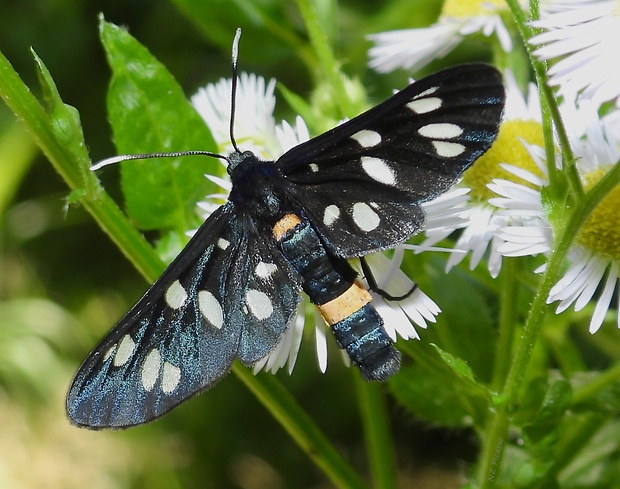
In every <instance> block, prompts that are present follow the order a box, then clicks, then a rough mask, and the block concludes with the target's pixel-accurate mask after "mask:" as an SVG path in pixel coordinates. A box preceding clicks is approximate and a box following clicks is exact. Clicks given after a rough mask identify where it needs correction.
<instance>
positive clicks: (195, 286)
mask: <svg viewBox="0 0 620 489" xmlns="http://www.w3.org/2000/svg"><path fill="white" fill-rule="evenodd" d="M251 224H252V223H251V219H250V218H249V217H246V216H240V215H238V214H237V213H236V212H235V210H234V207H233V206H232V205H231V204H230V203H228V204H226V205H224V206H223V207H221V208H219V209H218V210H217V211H215V212H214V213H213V214H212V215H211V216H210V217H209V219H207V220H206V221H205V223H204V224H203V225H202V226H201V228H200V229H199V230H198V231H197V233H196V235H195V236H194V237H193V238H192V240H191V241H190V242H189V243H188V245H187V246H186V247H185V248H184V250H183V251H182V252H181V253H180V254H179V256H178V257H177V258H176V259H175V260H174V261H173V262H172V263H171V264H170V265H169V267H168V268H167V269H166V271H165V272H164V273H163V274H162V276H161V277H160V278H159V279H158V280H157V281H156V282H155V283H154V284H153V285H152V286H151V287H150V288H149V290H148V291H147V292H146V293H145V295H144V296H143V297H142V298H141V299H140V300H139V301H138V303H137V304H136V305H135V306H134V307H133V308H132V309H131V310H130V311H129V312H128V313H127V314H126V315H125V316H124V317H123V318H122V319H121V320H120V321H119V322H118V324H117V325H116V326H115V327H114V328H113V329H112V330H111V331H110V333H108V335H107V336H106V337H105V338H104V339H103V340H102V341H101V343H100V344H99V345H98V346H97V347H96V348H95V349H94V350H93V351H92V352H91V353H90V354H89V356H88V357H87V358H86V360H85V361H84V363H83V364H82V366H81V367H80V369H79V371H78V372H77V374H76V376H75V378H74V380H73V383H72V385H71V387H70V390H69V393H68V395H67V413H68V416H69V418H70V419H71V421H72V422H73V423H75V424H77V425H80V426H86V427H89V428H95V429H97V428H104V427H115V428H120V427H128V426H133V425H137V424H141V423H145V422H147V421H150V420H152V419H155V418H157V417H159V416H161V415H163V414H165V413H166V412H168V411H169V410H170V409H172V408H173V407H175V406H176V405H178V404H179V403H181V402H183V401H185V400H186V399H188V398H190V397H192V396H193V395H195V394H197V393H199V392H201V391H204V390H206V389H209V388H210V387H211V386H212V385H213V384H215V383H216V382H217V381H218V380H219V379H220V378H222V377H223V376H224V375H225V374H226V373H228V371H229V370H230V367H231V365H232V362H233V361H234V360H235V358H240V359H241V360H242V361H244V362H245V363H253V362H255V361H256V360H258V359H259V358H262V357H264V356H265V355H267V354H268V353H269V351H271V349H272V348H274V347H275V345H276V344H277V341H278V339H279V337H280V336H281V334H282V333H283V331H284V330H285V329H286V327H287V326H288V324H289V323H290V322H291V319H292V318H293V315H294V312H295V309H296V306H297V302H298V300H299V296H298V290H299V285H298V278H297V277H296V276H295V275H294V273H292V272H291V270H290V269H289V268H287V267H288V265H287V264H286V263H285V262H284V260H283V259H282V258H281V255H280V254H279V252H278V251H277V249H275V247H274V246H273V245H271V246H270V243H268V242H267V238H263V237H262V236H260V235H258V234H257V233H256V232H255V226H252V225H251ZM261 263H265V264H267V263H273V266H272V267H267V268H268V269H269V271H270V273H269V275H268V278H267V279H265V278H264V277H263V276H261V275H260V273H258V272H257V271H256V270H257V268H258V271H259V272H262V270H263V268H264V267H262V266H260V264H261ZM265 273H266V272H265ZM252 291H254V292H252ZM262 294H264V295H262ZM268 312H269V314H268Z"/></svg>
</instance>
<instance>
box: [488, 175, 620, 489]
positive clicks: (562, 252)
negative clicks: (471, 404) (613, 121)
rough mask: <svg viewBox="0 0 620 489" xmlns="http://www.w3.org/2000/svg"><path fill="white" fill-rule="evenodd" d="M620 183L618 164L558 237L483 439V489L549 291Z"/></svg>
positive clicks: (540, 321) (503, 431) (505, 433)
mask: <svg viewBox="0 0 620 489" xmlns="http://www.w3.org/2000/svg"><path fill="white" fill-rule="evenodd" d="M619 181H620V164H616V165H614V166H613V167H612V169H611V170H610V171H609V172H608V173H607V174H606V175H605V176H604V177H603V178H602V179H601V180H600V181H599V182H598V183H597V184H596V186H595V187H594V188H592V190H590V191H589V192H588V193H587V194H586V195H585V196H584V197H583V199H582V200H581V202H580V203H579V205H578V206H577V207H576V208H575V210H574V212H573V213H572V215H571V216H570V219H569V220H568V222H567V223H566V226H565V227H564V228H563V229H562V230H560V231H559V232H558V236H557V237H556V248H555V249H554V250H553V251H552V252H551V254H550V255H549V259H548V261H547V269H546V271H545V274H544V275H543V277H542V280H541V283H540V286H539V288H538V291H537V294H536V296H535V297H534V301H533V302H532V306H531V308H530V313H529V315H528V317H527V320H526V322H525V326H524V328H523V334H521V336H520V337H519V343H518V345H517V349H516V353H515V358H514V361H513V363H512V366H511V368H510V371H509V372H508V377H507V378H506V385H505V388H504V391H503V392H502V395H501V397H500V399H499V406H498V408H497V411H496V413H495V416H494V417H493V419H492V421H491V422H490V423H489V427H488V429H487V430H486V433H485V436H484V444H483V448H482V453H481V458H480V466H479V471H478V481H479V484H480V487H481V488H483V489H484V488H486V487H490V486H491V485H492V482H493V481H491V480H489V479H488V473H489V471H491V470H492V469H493V468H494V465H498V464H499V462H500V461H501V453H500V454H499V458H498V457H497V450H496V449H495V448H494V444H495V443H496V442H497V440H500V439H503V440H506V437H507V434H508V426H509V417H510V414H511V413H512V411H513V409H514V408H515V406H516V404H517V400H518V395H519V391H520V389H521V387H522V384H523V378H524V376H525V373H526V370H527V367H528V365H529V361H530V358H531V355H532V350H533V348H534V345H535V344H536V341H537V340H538V336H539V333H540V328H541V326H542V322H543V319H544V315H545V312H546V309H547V304H546V302H547V297H549V291H550V290H551V288H552V287H553V285H554V284H555V283H556V282H557V280H558V278H559V275H560V271H561V266H562V263H563V261H564V258H565V257H566V255H567V253H568V250H569V249H570V246H571V245H572V243H573V241H574V238H575V236H577V233H578V232H579V229H580V228H581V226H582V225H583V223H584V222H585V221H586V219H587V218H588V216H589V215H590V213H591V212H592V210H593V209H594V208H595V207H596V206H597V205H598V204H599V203H600V201H601V200H602V199H604V198H605V196H606V195H608V194H609V192H610V191H611V190H613V189H614V188H615V187H616V185H617V184H618V182H619ZM616 373H617V372H616Z"/></svg>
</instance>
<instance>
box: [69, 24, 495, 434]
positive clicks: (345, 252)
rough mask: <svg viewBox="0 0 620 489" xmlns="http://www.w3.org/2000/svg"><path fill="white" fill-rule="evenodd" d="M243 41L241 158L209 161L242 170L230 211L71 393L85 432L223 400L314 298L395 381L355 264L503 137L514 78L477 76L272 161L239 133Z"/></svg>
mask: <svg viewBox="0 0 620 489" xmlns="http://www.w3.org/2000/svg"><path fill="white" fill-rule="evenodd" d="M238 37H239V32H238V33H237V37H236V39H235V43H234V45H233V98H232V109H231V112H232V114H231V140H232V142H233V146H234V150H233V152H232V153H231V154H230V155H228V156H222V155H214V154H211V153H205V152H198V153H200V154H207V155H210V156H215V157H219V158H223V159H225V160H226V161H227V163H228V174H229V175H230V179H231V181H232V191H231V192H230V195H229V198H228V201H227V202H226V203H225V204H224V205H222V206H221V207H220V208H218V209H217V210H216V211H215V212H214V213H213V214H212V215H211V216H210V217H209V218H208V219H207V220H206V221H205V222H204V224H202V226H201V227H200V228H199V229H198V231H197V232H196V234H195V235H194V236H193V237H192V239H191V240H190V241H189V243H188V244H187V246H186V247H185V248H184V249H183V251H182V252H181V253H180V254H179V256H178V257H177V258H176V259H175V260H174V261H173V262H172V263H171V264H170V265H169V266H168V268H167V269H166V271H165V272H164V273H163V274H162V276H161V277H160V278H159V279H158V280H157V281H156V282H155V283H154V284H153V285H152V286H151V287H150V288H149V289H148V290H147V292H146V293H145V294H144V296H143V297H142V298H141V299H140V300H139V301H138V303H137V304H136V305H135V306H134V307H133V308H132V309H131V310H130V311H129V312H128V313H127V314H126V315H125V316H124V317H123V318H122V319H121V320H120V321H119V322H118V324H117V325H116V326H115V327H114V328H113V329H112V330H111V331H110V332H109V333H108V334H107V336H105V337H104V338H103V340H102V341H101V342H100V343H99V345H97V346H96V347H95V349H94V350H93V351H92V352H91V353H90V354H89V355H88V357H87V358H86V360H85V361H84V363H83V364H82V366H81V367H80V369H79V371H78V372H77V374H76V376H75V378H74V380H73V383H72V385H71V387H70V390H69V393H68V396H67V413H68V416H69V419H70V420H71V422H73V423H75V424H76V425H79V426H85V427H90V428H95V429H97V428H105V427H112V428H120V427H128V426H133V425H138V424H141V423H145V422H148V421H151V420H153V419H155V418H157V417H159V416H161V415H163V414H164V413H166V412H168V411H169V410H171V409H172V408H174V407H175V406H177V405H178V404H180V403H181V402H183V401H185V400H186V399H188V398H190V397H191V396H193V395H195V394H197V393H199V392H202V391H204V390H207V389H209V388H210V387H211V386H213V385H214V384H215V383H216V382H217V381H218V380H219V379H221V378H222V377H223V376H224V375H225V374H226V373H228V371H229V370H230V368H231V365H232V363H233V361H234V360H236V359H239V360H241V362H243V363H244V364H245V365H248V366H250V365H253V364H254V363H256V362H257V361H259V360H261V359H263V358H264V357H265V356H266V355H268V354H269V353H270V352H271V351H272V350H273V348H274V347H275V346H276V345H277V344H278V341H279V340H280V338H281V337H282V335H283V333H284V332H285V330H286V329H287V328H288V327H289V325H290V324H291V321H292V320H293V318H294V316H295V313H296V309H297V305H298V302H299V301H300V293H301V292H302V291H303V292H304V293H305V294H306V295H307V296H308V297H309V299H310V301H312V303H314V304H315V305H316V307H317V309H318V311H319V313H320V314H321V316H322V317H323V319H324V320H325V322H326V323H327V324H328V325H329V326H330V327H331V329H332V331H333V332H334V335H335V337H336V340H337V343H338V345H339V347H340V348H343V349H344V350H345V351H346V352H347V354H348V355H349V357H350V358H351V360H352V362H353V363H354V364H355V365H357V366H358V367H359V369H360V370H361V373H362V374H363V376H364V377H365V378H366V379H367V380H380V381H382V380H386V379H387V378H388V377H390V376H391V375H393V374H395V373H396V372H397V371H398V370H399V367H400V354H399V352H398V351H397V350H396V349H395V348H394V345H393V342H392V340H391V339H390V337H389V336H388V335H387V333H386V332H385V330H384V328H383V320H382V318H381V316H380V315H379V314H378V313H377V312H376V310H375V309H374V307H373V305H372V303H371V296H370V294H369V293H368V291H367V290H366V289H365V288H364V287H363V286H362V285H361V284H360V282H358V281H357V280H356V272H355V271H354V269H353V268H352V267H351V265H350V264H349V262H348V260H349V259H352V258H358V257H363V256H364V255H367V254H369V253H373V252H376V251H380V250H385V249H390V248H393V247H395V246H396V245H398V244H399V243H402V242H403V241H405V240H407V239H408V238H410V237H411V236H412V235H414V234H415V233H416V232H418V231H419V230H420V229H421V228H422V226H423V224H424V212H423V210H422V207H421V204H422V203H423V202H426V201H428V200H431V199H433V198H435V197H437V196H438V195H440V194H441V193H443V192H445V191H446V190H448V189H449V188H450V187H451V186H452V185H453V184H454V183H455V182H456V181H457V180H458V179H459V178H460V177H461V175H462V173H463V172H464V171H465V170H466V169H467V168H468V167H469V166H470V165H471V164H472V163H474V161H475V160H476V159H477V158H478V157H480V156H481V155H482V154H483V153H484V152H485V151H487V149H488V148H489V147H490V146H491V144H492V143H493V141H494V140H495V138H496V136H497V134H498V131H499V127H500V122H501V118H502V113H503V107H504V99H505V94H504V88H503V85H502V80H501V76H500V74H499V73H498V71H497V70H496V69H494V68H493V67H491V66H488V65H485V64H468V65H461V66H457V67H454V68H450V69H446V70H444V71H440V72H439V73H436V74H434V75H431V76H429V77H427V78H424V79H421V80H419V81H416V82H414V83H412V84H411V85H409V86H408V87H406V88H405V89H403V90H401V91H400V92H398V93H396V94H395V95H393V96H392V97H390V98H389V99H387V100H386V101H384V102H383V103H381V104H379V105H377V106H375V107H374V108H371V109H370V110H368V111H367V112H364V113H363V114H361V115H359V116H357V117H355V118H354V119H351V120H349V121H347V122H345V123H343V124H341V125H339V126H337V127H335V128H334V129H332V130H330V131H327V132H326V133H324V134H321V135H320V136H317V137H315V138H313V139H311V140H309V141H307V142H305V143H302V144H299V145H298V146H296V147H294V148H292V149H291V150H289V151H288V152H286V153H285V154H284V155H282V156H281V157H280V158H279V159H278V160H276V161H264V160H261V159H260V158H258V157H257V156H256V155H255V154H253V153H252V152H250V151H242V150H241V149H239V148H238V147H237V145H236V143H235V141H234V137H233V135H232V132H233V131H232V126H233V117H234V94H235V89H234V86H235V83H236V72H237V71H236V49H237V43H238ZM189 153H192V154H193V153H196V152H188V153H187V154H189ZM152 156H158V155H134V156H132V157H127V158H125V157H120V158H119V159H130V158H141V157H152ZM369 283H370V281H369ZM379 293H381V291H379Z"/></svg>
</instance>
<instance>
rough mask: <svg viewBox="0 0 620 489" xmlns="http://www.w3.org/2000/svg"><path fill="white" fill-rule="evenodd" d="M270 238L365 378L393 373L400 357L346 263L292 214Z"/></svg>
mask: <svg viewBox="0 0 620 489" xmlns="http://www.w3.org/2000/svg"><path fill="white" fill-rule="evenodd" d="M273 233H274V237H275V238H276V242H277V244H278V247H279V248H280V250H281V251H282V253H283V255H284V256H285V258H286V259H287V260H288V261H289V262H290V263H291V265H292V266H293V267H294V268H295V269H296V270H297V271H298V272H299V274H300V275H301V276H302V278H303V285H302V286H303V289H304V291H305V292H306V294H307V295H308V297H309V298H310V300H311V301H312V303H313V304H315V305H316V307H317V309H318V311H319V312H320V314H321V316H322V317H323V319H324V320H325V323H326V324H327V325H328V326H331V327H332V330H333V332H334V334H335V336H336V340H337V342H338V345H339V346H340V348H342V349H344V350H345V351H346V352H347V354H348V355H349V357H350V358H351V361H352V362H353V363H355V364H356V365H357V366H358V367H359V368H360V370H361V371H362V374H363V376H364V378H365V379H366V380H386V379H387V378H388V377H390V376H391V375H394V374H395V373H397V372H398V370H399V368H400V353H399V352H398V351H397V350H396V349H395V348H394V346H393V342H392V339H391V338H390V337H389V336H388V334H387V333H386V332H385V329H384V328H383V319H382V318H381V316H380V315H379V314H378V313H377V311H376V310H375V308H374V307H372V305H371V304H370V301H371V300H372V298H371V296H370V294H369V293H368V291H367V290H366V289H365V288H363V286H361V285H360V284H359V283H358V282H357V281H356V280H355V277H356V275H357V274H356V273H355V271H354V270H353V269H352V268H351V266H350V265H349V264H348V262H347V261H346V260H345V259H343V258H339V257H335V256H333V255H331V254H330V253H329V252H328V251H327V250H326V249H325V246H324V245H323V243H322V242H321V240H320V239H319V237H318V235H317V234H316V232H315V231H314V229H313V228H312V226H311V225H310V223H309V221H308V220H305V219H302V218H301V217H299V216H297V215H296V214H286V215H285V216H284V217H282V218H281V219H280V220H279V221H278V222H276V224H275V225H274V227H273Z"/></svg>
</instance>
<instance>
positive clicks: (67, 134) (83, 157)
mask: <svg viewBox="0 0 620 489" xmlns="http://www.w3.org/2000/svg"><path fill="white" fill-rule="evenodd" d="M32 56H33V57H34V60H35V62H36V66H37V75H38V78H39V83H40V85H41V88H42V90H43V98H44V100H45V103H46V109H47V114H48V115H49V117H50V126H51V128H52V131H53V133H54V136H55V137H56V139H57V141H58V142H59V143H60V144H61V145H62V146H63V147H64V148H65V149H67V150H69V151H70V152H71V154H72V155H73V156H74V157H75V161H79V162H81V163H83V164H84V167H85V168H86V167H87V162H88V161H89V157H88V152H87V151H86V145H85V143H84V134H83V133H82V123H81V121H80V114H79V112H78V111H77V109H76V108H75V107H72V106H71V105H68V104H65V103H64V102H63V101H62V98H61V97H60V94H59V93H58V89H57V88H56V83H54V79H53V78H52V75H51V74H50V72H49V70H48V69H47V67H46V66H45V64H44V63H43V60H41V58H39V56H37V53H35V52H34V50H32Z"/></svg>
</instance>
